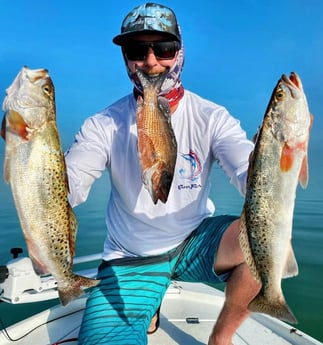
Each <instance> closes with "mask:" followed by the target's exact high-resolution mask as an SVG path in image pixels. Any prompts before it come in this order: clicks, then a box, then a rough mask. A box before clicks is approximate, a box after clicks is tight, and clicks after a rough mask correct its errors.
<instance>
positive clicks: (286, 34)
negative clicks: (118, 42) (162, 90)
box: [0, 0, 323, 145]
mask: <svg viewBox="0 0 323 345" xmlns="http://www.w3.org/2000/svg"><path fill="white" fill-rule="evenodd" d="M160 2H161V1H160ZM140 3H141V2H139V1H132V0H127V1H108V0H101V1H99V0H92V1H85V0H84V1H68V0H64V1H63V0H55V1H53V0H51V1H46V0H42V1H38V0H34V1H32V0H30V1H26V0H24V1H23V0H14V1H13V0H0V27H1V30H0V32H1V40H0V95H1V102H2V99H3V98H4V96H5V89H6V88H7V87H8V86H9V85H10V84H11V82H12V81H13V79H14V77H15V76H16V74H17V73H18V72H19V70H20V69H21V68H22V66H23V65H27V66H28V67H30V68H42V67H44V68H47V69H48V70H49V72H50V75H51V77H52V79H53V82H54V84H55V87H56V103H57V120H58V125H59V129H60V133H61V136H62V137H63V142H64V144H65V145H68V144H70V143H71V142H72V140H73V136H74V134H75V132H76V131H77V130H78V129H79V127H80V126H81V124H82V123H83V121H84V119H85V118H86V117H87V116H89V115H91V114H93V113H95V112H96V111H98V110H100V109H102V108H104V107H105V106H107V105H109V104H110V103H112V102H113V101H115V100H116V99H118V98H120V97H121V96H123V95H125V94H127V93H129V92H131V89H132V85H131V83H130V81H129V80H128V77H127V74H126V72H125V68H124V63H123V60H122V57H121V53H120V48H119V47H117V46H115V45H114V44H113V43H112V41H111V40H112V38H113V37H114V36H115V35H116V34H118V33H119V31H120V26H121V21H122V19H123V18H124V16H125V15H126V14H127V13H128V12H129V11H130V10H131V9H132V8H133V7H134V6H136V5H138V4H140ZM161 3H163V4H165V5H168V6H170V7H172V8H173V9H174V10H175V12H176V14H177V17H178V21H179V23H180V26H181V29H182V34H183V39H184V45H185V49H186V55H185V57H186V60H185V66H184V70H183V74H182V80H183V85H184V87H186V88H187V89H190V90H192V91H194V92H196V93H198V94H200V95H201V96H202V97H205V98H208V99H210V100H212V101H214V102H216V103H219V104H222V105H224V106H226V107H227V109H228V110H229V111H230V112H231V113H232V114H233V115H234V116H235V117H237V118H239V119H240V120H241V123H242V126H243V127H244V128H245V129H246V130H247V133H248V136H249V137H251V136H252V135H253V134H254V132H255V131H256V129H257V127H258V125H259V124H260V122H261V120H262V118H263V115H264V111H265V109H266V105H267V103H268V101H269V98H270V95H271V92H272V89H273V88H274V86H275V84H276V82H277V80H278V79H279V77H280V76H281V74H282V73H285V74H289V73H290V72H291V71H296V72H297V73H298V74H299V75H300V77H301V79H302V82H303V85H304V88H305V91H306V94H307V97H308V102H309V105H310V109H311V111H312V113H313V114H314V115H315V122H314V127H313V132H312V140H313V142H321V143H323V140H322V139H323V132H322V129H323V120H322V116H323V114H322V110H323V87H322V81H323V69H322V64H323V25H322V20H323V1H322V0H308V1H306V2H305V1H303V0H293V1H291V0H280V1H275V0H274V1H261V0H257V1H256V0H239V1H238V0H237V1H230V0H228V1H217V0H209V1H203V0H200V1H190V0H185V1H167V0H165V1H163V2H161Z"/></svg>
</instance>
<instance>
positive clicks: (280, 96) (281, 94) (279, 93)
mask: <svg viewBox="0 0 323 345" xmlns="http://www.w3.org/2000/svg"><path fill="white" fill-rule="evenodd" d="M284 98H285V92H284V91H283V90H282V89H279V90H277V92H276V99H277V101H282V100H284Z"/></svg>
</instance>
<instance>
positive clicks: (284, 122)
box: [240, 73, 312, 323]
mask: <svg viewBox="0 0 323 345" xmlns="http://www.w3.org/2000/svg"><path fill="white" fill-rule="evenodd" d="M311 123H312V116H311V114H310V112H309V109H308V105H307V101H306V96H305V94H304V91H303V86H302V83H301V80H300V78H299V76H298V75H297V74H296V73H291V74H290V76H289V77H288V76H286V75H283V76H282V77H281V78H280V79H279V81H278V83H277V85H276V87H275V89H274V90H273V93H272V96H271V100H270V102H269V104H268V107H267V110H266V113H265V116H264V119H263V123H262V126H261V128H260V129H259V131H258V135H257V137H256V141H255V149H254V151H253V153H252V155H251V157H250V164H249V171H248V178H247V192H246V198H245V204H244V208H243V211H242V215H241V222H240V244H241V248H242V251H243V253H244V256H245V259H246V262H247V264H248V265H249V267H250V270H251V272H252V274H253V275H254V277H255V278H256V279H257V280H258V281H260V282H261V283H262V288H261V290H260V292H259V294H258V295H257V296H256V298H255V299H254V300H253V301H252V302H251V303H250V304H249V309H250V310H251V311H255V312H262V313H267V314H269V315H271V316H274V317H276V318H279V319H281V320H284V321H287V322H291V323H296V322H297V321H296V318H295V316H294V315H293V313H292V312H291V310H290V308H289V307H288V306H287V304H286V301H285V298H284V296H283V292H282V288H281V280H282V278H287V277H292V276H295V275H297V274H298V266H297V262H296V259H295V255H294V252H293V248H292V244H291V238H292V221H293V212H294V204H295V198H296V189H297V185H298V182H300V184H301V186H302V187H303V188H306V186H307V183H308V163H307V162H308V161H307V147H308V140H309V133H310V128H311Z"/></svg>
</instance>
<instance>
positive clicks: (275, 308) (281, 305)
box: [248, 294, 297, 323]
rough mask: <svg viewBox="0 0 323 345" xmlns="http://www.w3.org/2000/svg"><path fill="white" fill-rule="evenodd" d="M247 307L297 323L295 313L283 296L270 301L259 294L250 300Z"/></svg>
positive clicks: (253, 310)
mask: <svg viewBox="0 0 323 345" xmlns="http://www.w3.org/2000/svg"><path fill="white" fill-rule="evenodd" d="M248 309H249V310H250V311H252V312H257V313H265V314H268V315H270V316H273V317H276V318H278V319H280V320H282V321H286V322H289V323H297V319H296V317H295V315H294V314H293V312H292V311H291V310H290V308H289V307H288V305H287V304H286V302H285V300H284V298H283V299H278V300H276V301H270V300H268V299H267V298H266V297H265V296H263V295H261V294H259V295H258V296H257V297H256V298H255V299H254V300H252V301H251V302H250V304H249V306H248Z"/></svg>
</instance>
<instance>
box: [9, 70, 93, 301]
mask: <svg viewBox="0 0 323 345" xmlns="http://www.w3.org/2000/svg"><path fill="white" fill-rule="evenodd" d="M3 109H4V111H5V130H4V135H5V140H6V156H5V167H4V174H5V180H6V181H7V182H8V183H9V184H10V186H11V190H12V194H13V197H14V201H15V205H16V209H17V213H18V216H19V220H20V223H21V227H22V231H23V233H24V237H25V240H26V244H27V247H28V253H29V256H30V258H31V260H32V262H33V264H34V267H35V270H36V272H37V273H39V274H45V273H51V274H52V275H53V276H54V277H55V278H56V280H57V284H58V291H59V297H60V299H61V302H62V304H63V305H65V304H67V303H69V302H70V301H71V300H72V299H74V298H76V297H78V296H79V295H81V294H82V293H83V290H82V289H81V287H91V286H94V285H96V284H97V283H98V281H97V280H94V279H89V278H86V277H82V276H79V275H76V274H74V273H73V272H72V264H73V256H74V254H75V240H76V231H77V220H76V217H75V214H74V212H73V210H72V208H71V206H70V204H69V202H68V199H67V194H68V182H67V175H66V169H65V161H64V155H63V152H62V149H61V144H60V138H59V134H58V130H57V126H56V112H55V95H54V85H53V83H52V80H51V78H50V77H49V74H48V72H47V70H43V69H37V70H30V69H28V68H27V67H24V68H23V69H22V70H21V72H20V73H19V74H18V75H17V77H16V79H15V80H14V82H13V84H12V85H11V86H10V87H9V88H8V89H7V96H6V98H5V100H4V103H3Z"/></svg>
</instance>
